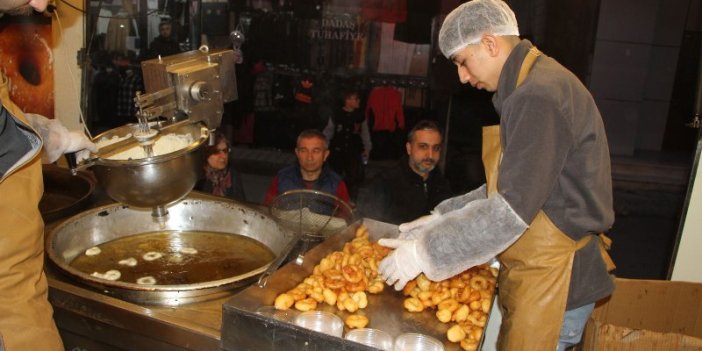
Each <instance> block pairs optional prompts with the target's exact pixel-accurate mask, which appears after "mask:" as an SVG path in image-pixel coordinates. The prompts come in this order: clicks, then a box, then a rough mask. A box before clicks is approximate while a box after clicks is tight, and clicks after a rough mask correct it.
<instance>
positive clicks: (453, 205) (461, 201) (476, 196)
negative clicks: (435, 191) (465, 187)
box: [434, 184, 487, 214]
mask: <svg viewBox="0 0 702 351" xmlns="http://www.w3.org/2000/svg"><path fill="white" fill-rule="evenodd" d="M484 199H487V186H486V185H485V184H483V185H481V186H479V187H477V188H475V189H473V190H471V191H470V192H468V193H467V194H463V195H460V196H454V197H452V198H449V199H446V200H444V201H441V202H440V203H439V204H438V205H436V207H434V212H437V213H441V214H445V213H448V212H451V211H454V210H457V209H459V208H461V207H463V206H465V205H466V204H468V203H469V202H473V201H475V200H484Z"/></svg>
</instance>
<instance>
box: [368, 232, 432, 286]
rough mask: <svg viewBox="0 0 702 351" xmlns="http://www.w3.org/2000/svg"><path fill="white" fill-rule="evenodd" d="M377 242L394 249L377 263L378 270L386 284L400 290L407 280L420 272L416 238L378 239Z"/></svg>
mask: <svg viewBox="0 0 702 351" xmlns="http://www.w3.org/2000/svg"><path fill="white" fill-rule="evenodd" d="M378 244H380V245H382V246H385V247H390V248H393V249H395V251H393V252H391V253H390V254H389V255H388V256H387V257H385V258H384V259H383V260H382V261H380V265H378V272H379V273H380V275H381V276H382V277H383V279H385V282H386V283H388V285H393V284H394V285H395V290H402V288H404V287H405V285H406V284H407V282H409V281H410V280H412V279H414V277H416V276H418V275H419V273H422V269H421V267H420V266H419V263H420V260H419V257H418V256H417V240H402V239H380V240H379V241H378Z"/></svg>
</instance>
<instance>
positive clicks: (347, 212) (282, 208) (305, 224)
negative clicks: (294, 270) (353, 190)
mask: <svg viewBox="0 0 702 351" xmlns="http://www.w3.org/2000/svg"><path fill="white" fill-rule="evenodd" d="M270 211H271V215H272V216H273V218H274V219H275V220H276V221H278V223H279V224H280V225H281V226H282V227H284V228H286V229H289V230H291V231H292V232H293V233H295V236H294V237H293V238H292V240H290V242H289V243H288V245H287V246H286V247H285V248H284V249H283V251H282V252H281V253H280V255H278V257H277V258H276V259H275V261H273V262H271V264H270V265H269V266H268V269H266V271H265V272H264V273H263V274H262V275H261V277H260V278H259V280H258V285H259V286H260V287H264V286H265V285H266V282H267V280H268V277H269V276H270V275H271V274H272V273H273V272H275V271H276V270H277V269H278V267H279V266H280V265H281V264H282V263H283V261H284V260H285V259H286V258H287V257H288V255H289V254H290V252H292V250H293V249H294V248H295V246H297V244H298V242H299V241H300V240H301V239H302V248H301V249H300V251H299V254H298V256H297V258H296V259H295V263H297V264H298V265H302V262H303V259H304V253H305V252H306V251H307V246H308V245H309V243H310V242H311V241H322V240H324V239H325V238H327V237H329V236H330V235H333V234H335V233H338V232H339V231H341V230H343V229H344V228H346V227H347V226H348V225H349V224H351V222H353V219H354V212H353V210H352V209H351V207H350V206H349V205H348V204H347V203H346V202H344V201H343V200H341V199H339V198H338V197H336V196H334V195H331V194H328V193H325V192H322V191H318V190H308V189H300V190H290V191H286V192H284V193H282V194H280V195H278V197H276V198H275V199H273V202H272V203H271V206H270Z"/></svg>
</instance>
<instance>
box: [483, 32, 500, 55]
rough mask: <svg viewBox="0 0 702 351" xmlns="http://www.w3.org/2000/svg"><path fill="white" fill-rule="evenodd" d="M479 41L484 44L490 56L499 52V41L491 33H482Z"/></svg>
mask: <svg viewBox="0 0 702 351" xmlns="http://www.w3.org/2000/svg"><path fill="white" fill-rule="evenodd" d="M480 42H481V43H482V44H483V45H484V46H485V48H486V49H487V51H488V53H490V56H493V57H495V56H497V55H498V54H499V53H500V45H499V44H500V43H499V41H498V39H497V37H496V36H494V35H492V34H484V35H483V37H482V38H481V39H480Z"/></svg>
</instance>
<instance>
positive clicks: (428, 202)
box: [358, 157, 451, 224]
mask: <svg viewBox="0 0 702 351" xmlns="http://www.w3.org/2000/svg"><path fill="white" fill-rule="evenodd" d="M359 197H360V198H359V201H358V202H359V206H358V207H359V211H361V212H362V213H363V215H364V216H365V217H369V218H373V219H377V220H380V221H383V222H388V223H393V224H401V223H405V222H409V221H411V220H414V219H416V218H418V217H421V216H423V215H427V214H429V212H430V211H431V210H432V209H434V207H435V206H436V205H438V204H439V202H441V201H443V200H445V199H447V198H449V197H451V187H450V185H449V182H448V180H446V178H444V177H443V175H441V172H440V171H439V170H438V169H436V168H435V169H434V170H433V171H432V172H431V173H429V178H427V180H426V181H424V179H422V177H421V176H419V175H418V174H416V173H414V171H412V169H411V168H410V166H409V159H408V158H407V157H403V158H402V159H401V160H400V161H399V162H398V163H397V164H396V165H395V166H393V167H392V168H390V169H388V170H387V171H383V172H381V173H379V174H378V175H377V176H375V177H374V178H373V180H372V181H371V183H370V188H369V191H368V193H367V194H366V195H365V196H362V197H361V196H360V195H359Z"/></svg>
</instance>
